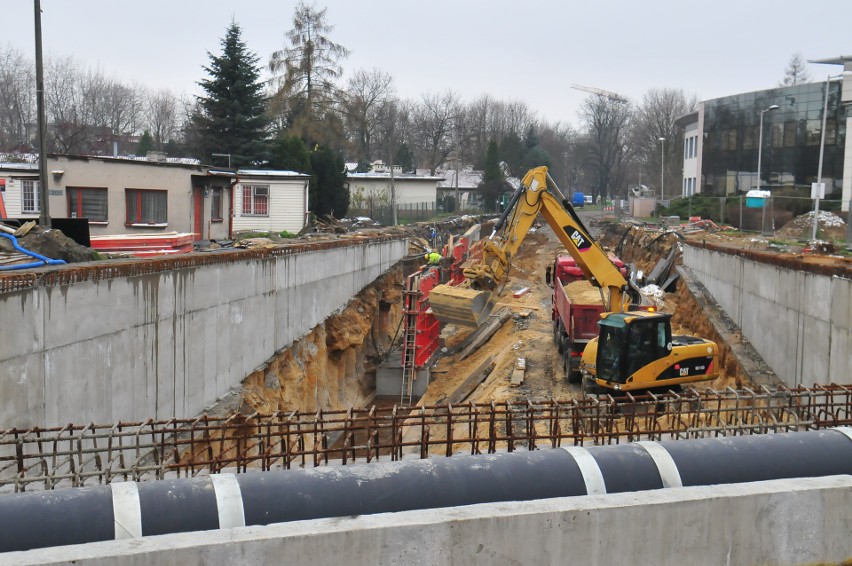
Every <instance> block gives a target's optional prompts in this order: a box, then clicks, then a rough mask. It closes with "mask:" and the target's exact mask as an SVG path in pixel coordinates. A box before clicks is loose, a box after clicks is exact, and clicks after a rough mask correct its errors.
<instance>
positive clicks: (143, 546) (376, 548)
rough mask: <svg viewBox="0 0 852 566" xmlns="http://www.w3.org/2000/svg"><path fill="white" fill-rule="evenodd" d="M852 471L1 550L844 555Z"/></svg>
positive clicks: (647, 560) (239, 556)
mask: <svg viewBox="0 0 852 566" xmlns="http://www.w3.org/2000/svg"><path fill="white" fill-rule="evenodd" d="M850 532H852V476H832V477H824V478H808V479H793V480H774V481H767V482H755V483H748V484H733V485H719V486H709V487H687V488H672V489H662V490H656V491H645V492H637V493H620V494H613V495H597V496H584V497H572V498H559V499H545V500H538V501H527V502H513V503H492V504H482V505H471V506H467V507H453V508H449V509H435V510H428V511H408V512H404V513H388V514H381V515H365V516H361V517H352V518H338V519H318V520H313V521H301V522H294V523H282V524H278V525H270V526H267V527H243V528H236V529H227V530H221V531H207V532H195V533H185V534H175V535H163V536H153V537H146V538H143V539H134V540H123V541H110V542H103V543H93V544H87V545H79V546H70V547H64V548H51V549H43V550H32V551H28V552H11V553H8V554H0V564H10V565H11V564H15V565H16V566H23V565H27V564H71V563H73V564H76V565H78V566H96V565H101V564H118V563H120V564H123V565H127V566H133V565H135V564H139V565H143V564H144V565H147V564H162V565H164V566H167V565H170V564H174V565H181V566H182V565H184V564H210V565H216V564H222V565H230V564H307V563H310V564H352V565H356V564H376V565H382V564H394V565H397V564H424V565H439V564H441V565H443V564H446V565H451V564H465V565H469V566H475V565H478V564H483V565H486V564H487V565H493V564H584V565H589V566H596V565H609V564H627V563H629V564H677V565H691V564H695V565H701V566H704V565H706V564H835V563H840V562H843V561H844V560H849V559H850V558H852V539H850V537H849V533H850Z"/></svg>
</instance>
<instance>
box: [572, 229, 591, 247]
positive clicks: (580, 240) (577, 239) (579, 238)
mask: <svg viewBox="0 0 852 566" xmlns="http://www.w3.org/2000/svg"><path fill="white" fill-rule="evenodd" d="M570 237H571V241H572V242H574V245H575V246H577V249H578V250H584V249H586V248H588V247H589V244H588V243H587V242H586V238H584V237H583V235H582V234H580V232H579V231H577V230H574V232H572V233H571V236H570Z"/></svg>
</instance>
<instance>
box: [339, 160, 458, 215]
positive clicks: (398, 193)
mask: <svg viewBox="0 0 852 566" xmlns="http://www.w3.org/2000/svg"><path fill="white" fill-rule="evenodd" d="M346 178H347V182H348V184H349V204H350V207H351V208H355V209H359V208H362V207H363V206H364V204H365V203H366V202H368V201H373V202H378V203H383V204H384V203H389V202H390V200H391V193H392V191H393V192H394V193H395V197H396V202H397V205H399V206H400V207H402V208H406V207H411V206H413V205H414V206H416V205H421V204H428V205H430V206H431V208H434V207H435V201H436V200H437V191H438V183H439V182H441V181H442V180H443V177H438V176H431V175H412V174H410V173H406V174H403V173H402V171H401V169H400V168H399V167H394V174H393V180H391V173H390V170H389V169H388V168H386V167H385V166H383V165H382V164H381V163H376V164H374V167H373V170H372V171H370V172H367V173H347V175H346ZM391 181H393V188H391Z"/></svg>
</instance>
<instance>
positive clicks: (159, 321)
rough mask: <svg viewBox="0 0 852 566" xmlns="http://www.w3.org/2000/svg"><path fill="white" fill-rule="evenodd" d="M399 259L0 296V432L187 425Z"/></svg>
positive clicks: (231, 268) (298, 258) (298, 261)
mask: <svg viewBox="0 0 852 566" xmlns="http://www.w3.org/2000/svg"><path fill="white" fill-rule="evenodd" d="M406 252H407V243H406V241H405V240H392V241H387V240H385V241H377V242H370V243H356V244H352V245H342V246H339V247H330V249H320V250H316V251H310V252H304V253H299V254H292V255H269V256H266V257H263V258H261V259H256V258H255V259H248V260H236V261H222V262H219V263H214V264H211V265H199V266H191V267H183V268H180V269H174V270H170V271H160V272H155V273H150V274H145V275H140V276H133V277H116V278H110V279H100V280H86V281H82V282H78V283H73V284H69V285H44V286H35V287H33V288H29V289H24V290H19V291H14V292H9V293H2V294H0V321H3V325H4V327H5V328H4V329H3V338H2V340H0V428H6V427H12V426H15V427H31V426H55V425H60V424H64V423H69V422H74V423H81V422H96V423H110V422H118V421H131V420H145V419H148V418H155V419H165V418H170V417H191V416H194V415H197V414H198V413H199V412H201V411H202V410H203V409H204V408H205V407H206V406H208V405H209V404H211V403H213V402H214V401H215V400H216V399H217V398H219V397H220V396H222V395H223V394H225V393H226V392H227V391H228V389H229V388H231V387H232V386H234V385H236V384H238V383H239V382H240V381H241V380H242V379H243V378H244V377H245V376H246V375H247V374H249V373H250V372H251V371H252V370H253V369H255V368H256V367H257V366H259V365H260V364H262V363H263V362H264V361H266V360H267V359H269V358H270V357H271V356H272V355H273V354H274V353H275V351H276V350H278V349H280V348H283V347H285V346H288V345H289V344H291V343H292V342H293V340H295V339H296V338H298V337H300V336H302V335H303V334H305V333H306V332H308V331H309V330H310V329H311V328H313V327H314V326H315V325H316V324H318V323H319V322H321V321H322V320H324V319H325V318H326V317H327V316H328V315H329V314H331V313H332V312H334V311H335V310H337V309H339V308H341V307H343V306H344V305H346V303H347V302H348V301H349V299H351V298H352V297H353V296H354V295H355V294H356V293H358V292H359V291H360V290H361V289H362V288H364V287H365V286H366V285H367V284H369V283H371V282H372V281H373V280H374V279H376V278H377V277H378V276H379V275H381V274H382V273H383V272H385V271H386V270H387V269H388V268H390V267H391V266H392V265H393V264H395V263H396V262H397V261H399V260H400V259H401V258H402V257H404V256H405V254H406ZM235 259H236V258H235Z"/></svg>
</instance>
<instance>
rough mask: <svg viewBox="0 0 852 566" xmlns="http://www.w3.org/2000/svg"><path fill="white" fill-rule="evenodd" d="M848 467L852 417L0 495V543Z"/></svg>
mask: <svg viewBox="0 0 852 566" xmlns="http://www.w3.org/2000/svg"><path fill="white" fill-rule="evenodd" d="M842 474H852V428H849V427H840V428H834V429H825V430H819V431H809V432H796V433H783V434H770V435H754V436H734V437H727V438H711V439H700V440H681V441H662V442H636V443H632V444H622V445H613V446H590V447H588V448H581V447H568V448H564V449H554V450H538V451H532V452H512V453H501V454H493V455H480V456H455V457H452V458H435V459H431V460H409V461H403V462H388V463H383V464H358V465H350V466H335V467H323V468H311V469H303V470H287V471H273V472H257V473H245V474H240V475H233V474H218V475H212V476H207V477H200V478H186V479H175V480H161V481H154V482H145V483H134V482H121V483H112V484H110V485H105V486H98V487H91V488H77V489H65V490H56V491H41V492H30V493H19V494H14V495H3V496H0V533H2V534H0V551H2V552H9V551H14V550H28V549H33V548H43V547H50V546H61V545H69V544H81V543H87V542H95V541H103V540H112V539H124V538H138V537H143V536H149V535H159V534H167V533H179V532H190V531H202V530H212V529H222V528H231V527H240V526H246V525H267V524H271V523H281V522H287V521H299V520H305V519H315V518H324V517H344V516H352V515H364V514H372V513H387V512H396V511H405V510H415V509H429V508H439V507H455V506H460V505H470V504H474V503H486V502H500V501H522V500H532V499H546V498H552V497H565V496H574V495H587V494H589V495H591V494H604V493H620V492H629V491H643V490H651V489H661V488H665V487H680V486H699V485H713V484H725V483H740V482H752V481H762V480H772V479H784V478H798V477H819V476H831V475H842Z"/></svg>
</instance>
